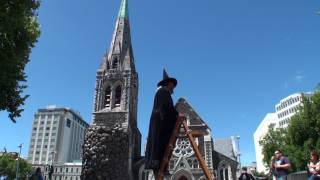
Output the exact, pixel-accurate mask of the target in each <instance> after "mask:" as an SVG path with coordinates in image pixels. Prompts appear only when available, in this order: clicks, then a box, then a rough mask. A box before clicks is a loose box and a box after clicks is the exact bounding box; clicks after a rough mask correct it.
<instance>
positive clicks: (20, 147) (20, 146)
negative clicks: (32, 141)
mask: <svg viewBox="0 0 320 180" xmlns="http://www.w3.org/2000/svg"><path fill="white" fill-rule="evenodd" d="M18 147H19V149H20V150H19V153H18V158H17V169H16V178H15V179H16V180H18V178H19V158H20V154H21V149H22V144H20V145H19V146H18Z"/></svg>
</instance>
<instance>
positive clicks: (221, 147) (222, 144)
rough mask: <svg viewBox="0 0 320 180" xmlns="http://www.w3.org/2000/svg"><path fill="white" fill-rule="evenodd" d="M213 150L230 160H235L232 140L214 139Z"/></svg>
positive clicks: (234, 148)
mask: <svg viewBox="0 0 320 180" xmlns="http://www.w3.org/2000/svg"><path fill="white" fill-rule="evenodd" d="M213 142H214V150H215V151H217V152H218V153H221V154H223V155H225V156H227V157H229V158H230V159H232V160H235V161H236V160H237V156H236V147H235V142H234V141H233V139H232V138H225V139H214V140H213Z"/></svg>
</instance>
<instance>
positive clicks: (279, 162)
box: [274, 150, 291, 180]
mask: <svg viewBox="0 0 320 180" xmlns="http://www.w3.org/2000/svg"><path fill="white" fill-rule="evenodd" d="M274 155H275V157H276V160H275V163H274V169H275V171H274V175H275V177H276V180H286V179H287V175H288V174H289V170H290V168H291V163H290V161H289V158H288V157H286V156H284V155H283V154H282V151H281V150H276V151H275V152H274Z"/></svg>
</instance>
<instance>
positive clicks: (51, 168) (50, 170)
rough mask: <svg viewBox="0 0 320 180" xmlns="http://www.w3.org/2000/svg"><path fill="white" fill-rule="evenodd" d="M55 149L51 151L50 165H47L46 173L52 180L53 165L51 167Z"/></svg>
mask: <svg viewBox="0 0 320 180" xmlns="http://www.w3.org/2000/svg"><path fill="white" fill-rule="evenodd" d="M55 153H56V152H55V151H52V152H51V156H52V157H51V165H50V167H49V173H48V175H49V180H52V175H53V172H54V167H53V161H54V157H55V156H54V155H55Z"/></svg>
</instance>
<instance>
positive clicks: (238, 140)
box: [236, 135, 241, 170]
mask: <svg viewBox="0 0 320 180" xmlns="http://www.w3.org/2000/svg"><path fill="white" fill-rule="evenodd" d="M236 138H237V142H238V154H237V156H238V161H239V170H240V169H241V160H240V155H241V153H240V136H239V135H238V136H236Z"/></svg>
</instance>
